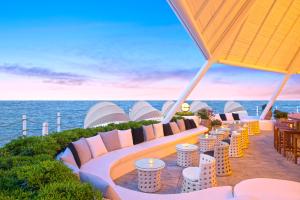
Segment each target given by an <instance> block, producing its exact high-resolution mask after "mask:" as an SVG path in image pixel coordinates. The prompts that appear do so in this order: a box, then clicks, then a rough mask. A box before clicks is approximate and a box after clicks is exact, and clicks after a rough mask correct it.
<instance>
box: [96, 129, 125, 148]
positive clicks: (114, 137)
mask: <svg viewBox="0 0 300 200" xmlns="http://www.w3.org/2000/svg"><path fill="white" fill-rule="evenodd" d="M99 134H100V136H101V138H102V140H103V142H104V144H105V147H106V149H107V151H114V150H117V149H120V148H121V143H120V139H119V135H118V130H112V131H108V132H102V133H99Z"/></svg>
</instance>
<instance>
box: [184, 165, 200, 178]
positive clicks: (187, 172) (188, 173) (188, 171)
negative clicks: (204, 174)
mask: <svg viewBox="0 0 300 200" xmlns="http://www.w3.org/2000/svg"><path fill="white" fill-rule="evenodd" d="M200 173H201V169H200V168H199V167H188V168H185V169H184V170H183V171H182V175H183V176H184V178H187V179H189V180H191V181H197V180H199V177H200Z"/></svg>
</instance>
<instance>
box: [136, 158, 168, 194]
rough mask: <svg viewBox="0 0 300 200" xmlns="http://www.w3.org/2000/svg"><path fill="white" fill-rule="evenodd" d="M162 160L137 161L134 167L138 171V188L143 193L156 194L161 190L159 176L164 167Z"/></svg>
mask: <svg viewBox="0 0 300 200" xmlns="http://www.w3.org/2000/svg"><path fill="white" fill-rule="evenodd" d="M165 165H166V164H165V163H164V161H162V160H159V159H154V158H149V159H148V158H146V159H141V160H137V161H136V162H135V167H136V169H137V170H138V188H139V190H141V191H143V192H156V191H158V190H159V189H160V188H161V180H160V175H161V171H162V169H163V168H164V167H165Z"/></svg>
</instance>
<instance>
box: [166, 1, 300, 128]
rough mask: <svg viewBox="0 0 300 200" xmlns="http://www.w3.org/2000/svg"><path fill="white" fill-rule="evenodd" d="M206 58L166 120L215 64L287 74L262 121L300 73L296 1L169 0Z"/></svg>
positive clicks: (299, 18) (298, 5)
mask: <svg viewBox="0 0 300 200" xmlns="http://www.w3.org/2000/svg"><path fill="white" fill-rule="evenodd" d="M168 1H169V4H170V6H171V7H172V8H173V10H174V12H175V13H176V14H177V16H178V18H179V19H180V20H181V22H182V24H183V25H184V27H185V28H186V29H187V31H188V32H189V34H190V35H191V36H192V38H193V39H194V41H195V42H196V44H197V45H198V47H199V49H200V50H201V51H202V53H203V55H204V56H205V58H206V59H207V61H206V62H205V63H204V65H203V66H202V68H201V69H200V70H199V71H198V73H197V74H196V76H195V77H194V78H193V79H192V80H191V82H190V84H189V85H188V86H187V87H186V90H185V91H184V92H183V93H182V94H181V96H180V97H179V99H178V100H177V102H176V103H175V104H174V106H173V107H172V109H171V110H170V112H169V113H168V114H167V116H166V118H165V119H164V122H168V121H170V119H171V118H172V116H173V115H174V113H175V112H176V109H177V108H178V107H179V106H180V105H181V104H182V103H183V102H184V101H185V100H186V98H187V97H188V96H189V94H190V93H191V92H192V90H193V89H194V88H195V87H196V85H197V84H198V83H199V82H200V80H201V79H202V78H203V77H204V76H205V74H206V72H207V71H208V70H209V68H210V67H211V66H212V65H213V64H214V63H221V64H226V65H231V66H238V67H245V68H251V69H258V70H265V71H271V72H278V73H283V74H285V76H284V78H283V80H282V82H281V83H280V84H279V86H278V88H277V89H276V90H275V91H274V94H273V96H272V97H271V98H270V101H269V103H268V104H267V106H266V108H265V110H264V111H263V112H262V114H261V119H264V117H265V116H266V114H267V112H268V111H269V109H270V108H271V107H272V105H273V104H274V102H275V100H276V98H277V97H278V96H279V94H280V92H281V91H282V89H283V88H284V86H285V84H286V83H287V81H288V80H289V78H290V76H291V75H292V74H297V73H298V74H299V73H300V28H299V27H300V1H299V0H277V1H275V0H168Z"/></svg>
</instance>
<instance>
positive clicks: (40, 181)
mask: <svg viewBox="0 0 300 200" xmlns="http://www.w3.org/2000/svg"><path fill="white" fill-rule="evenodd" d="M154 123H157V121H141V122H128V123H122V124H108V125H107V126H104V127H98V128H92V129H80V128H77V129H73V130H66V131H63V132H60V133H53V134H50V135H48V136H44V137H42V136H31V137H20V138H18V139H15V140H13V141H11V142H10V143H8V144H6V145H5V146H4V147H2V148H0V200H2V199H3V200H10V199H22V200H23V199H87V200H88V199H93V200H94V199H101V193H100V192H99V191H95V190H94V189H93V188H92V186H91V185H89V184H82V183H80V181H79V180H78V178H77V177H76V176H75V175H74V174H73V173H72V172H71V171H70V170H69V168H67V167H66V166H65V165H63V164H62V163H61V162H59V161H56V160H55V156H56V155H57V154H58V153H59V152H61V151H62V150H64V149H65V148H66V146H67V145H68V144H69V143H70V142H72V141H75V140H77V139H79V138H81V137H91V136H94V135H96V134H97V133H98V132H105V131H109V130H113V129H121V130H125V129H129V128H137V127H140V126H142V125H149V124H154Z"/></svg>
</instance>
